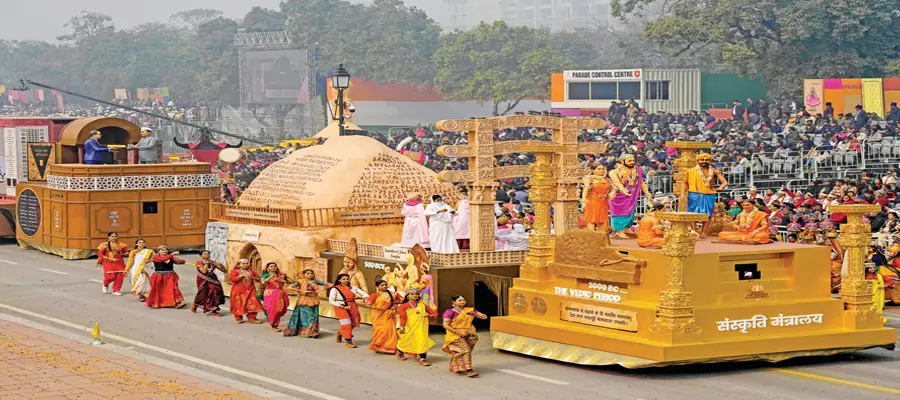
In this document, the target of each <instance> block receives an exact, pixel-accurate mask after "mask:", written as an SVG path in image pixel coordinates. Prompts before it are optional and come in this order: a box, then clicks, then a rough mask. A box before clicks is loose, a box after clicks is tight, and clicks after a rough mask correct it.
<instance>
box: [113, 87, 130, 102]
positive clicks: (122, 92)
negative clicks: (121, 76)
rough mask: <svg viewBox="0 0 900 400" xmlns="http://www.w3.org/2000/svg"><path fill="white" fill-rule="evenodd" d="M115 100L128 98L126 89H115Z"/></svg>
mask: <svg viewBox="0 0 900 400" xmlns="http://www.w3.org/2000/svg"><path fill="white" fill-rule="evenodd" d="M115 93H116V100H128V89H116V90H115Z"/></svg>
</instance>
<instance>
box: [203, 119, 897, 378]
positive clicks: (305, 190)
mask: <svg viewBox="0 0 900 400" xmlns="http://www.w3.org/2000/svg"><path fill="white" fill-rule="evenodd" d="M604 126H605V122H604V121H603V120H600V119H590V118H554V117H543V116H509V117H497V118H487V119H471V120H458V121H441V122H440V123H438V124H437V127H438V129H441V130H445V131H454V132H467V133H468V138H469V141H468V143H469V144H468V145H464V146H444V147H441V148H440V149H439V154H441V155H443V156H446V157H468V158H469V161H470V162H469V165H470V167H471V168H472V169H471V170H469V171H444V172H441V174H434V173H433V172H431V171H430V170H427V169H426V168H424V167H422V166H421V165H419V164H417V163H415V162H412V160H409V159H407V158H405V157H402V156H399V155H397V153H396V152H394V151H392V150H391V149H389V148H387V147H386V146H384V145H382V144H380V143H378V142H377V141H375V140H372V139H368V138H365V137H354V136H350V137H332V138H330V139H329V140H328V141H326V142H325V144H324V145H320V146H314V147H310V148H306V149H302V150H298V151H296V152H294V153H293V154H292V155H290V156H289V157H288V158H286V159H285V160H282V161H280V162H278V163H276V164H274V165H273V166H271V167H269V168H268V169H267V170H266V171H264V172H263V173H262V174H261V175H260V177H259V178H257V179H256V180H255V181H254V182H253V184H252V185H251V187H250V189H249V190H248V191H247V192H246V193H245V194H244V196H242V197H241V200H240V201H239V202H238V204H236V205H226V204H218V203H214V204H213V205H212V206H211V213H212V214H211V219H212V220H214V221H216V222H212V223H210V227H209V229H208V231H207V236H208V237H207V242H208V243H207V246H208V247H209V248H210V249H211V250H213V252H214V253H217V252H218V254H219V256H220V257H221V258H222V260H223V261H227V263H228V264H229V267H232V266H234V264H235V263H236V261H237V260H238V259H239V258H249V259H251V260H252V261H253V262H254V265H255V266H257V267H261V264H262V263H265V262H269V261H276V262H278V263H279V265H283V266H285V267H286V269H287V272H288V273H289V274H291V275H294V276H296V275H295V274H296V273H298V272H299V271H300V270H301V269H305V268H312V269H314V270H316V273H317V276H318V277H319V278H324V279H326V280H330V279H333V278H334V277H335V276H336V275H337V274H338V272H339V271H340V270H341V269H343V268H345V267H347V266H348V265H350V266H351V267H355V268H356V269H357V270H358V271H359V273H360V274H361V276H362V279H361V280H362V281H364V282H365V283H366V284H367V286H368V287H369V288H372V285H373V281H374V279H375V278H376V277H384V276H385V274H386V273H387V272H386V271H390V268H392V267H394V266H396V268H407V267H409V266H408V265H406V264H407V259H406V253H407V249H404V248H400V247H398V246H396V245H395V243H397V242H399V241H400V235H401V226H402V218H401V217H400V216H399V214H398V211H399V209H400V207H401V205H402V204H403V202H404V200H405V199H406V195H407V194H408V193H410V192H420V193H422V194H426V195H429V194H434V193H440V194H442V195H443V196H444V198H445V199H447V201H448V203H451V204H453V203H455V202H456V200H457V196H456V192H455V190H454V189H453V188H452V186H451V185H450V184H449V183H442V181H443V182H465V183H466V184H467V185H468V187H469V193H470V202H471V212H470V217H471V223H470V229H471V240H472V243H471V247H472V252H470V253H459V254H438V253H429V254H428V264H429V265H430V269H429V270H424V272H426V273H429V274H430V275H431V276H432V280H433V282H434V284H435V288H434V293H433V296H434V297H435V298H437V299H438V301H437V303H438V307H439V308H441V309H443V308H446V307H448V306H449V304H448V299H446V298H445V297H447V296H448V295H450V294H462V295H464V296H467V297H474V298H475V300H476V303H478V302H479V298H478V296H473V294H474V293H473V292H474V289H473V286H475V283H476V282H484V283H486V284H487V283H488V282H490V283H489V284H488V286H490V287H491V289H492V290H493V291H494V293H496V294H497V295H498V296H499V297H500V301H499V304H498V305H497V311H496V312H495V313H494V314H496V315H500V316H498V317H494V318H493V319H492V323H491V330H492V332H491V336H492V341H493V345H494V347H495V348H497V349H501V350H505V351H512V352H518V353H523V354H528V355H531V356H537V357H543V358H548V359H554V360H559V361H564V362H570V363H578V364H589V365H607V364H620V365H623V366H625V367H629V368H639V367H646V366H654V365H655V366H659V365H672V364H686V363H705V362H720V361H737V360H768V361H778V360H783V359H787V358H791V357H797V356H809V355H825V354H834V353H839V352H851V351H857V350H861V349H866V348H871V347H892V346H893V345H894V341H895V338H896V331H895V330H894V329H890V328H885V327H884V323H883V320H882V316H881V315H880V313H879V312H878V311H877V309H876V308H875V307H874V303H873V301H872V291H871V284H870V283H869V282H866V281H865V280H864V279H865V278H864V275H863V274H864V272H863V270H864V268H863V260H864V256H865V246H866V244H867V243H868V240H869V231H868V228H869V227H868V225H865V224H863V223H862V215H863V214H864V213H866V212H869V211H870V210H868V209H867V208H866V206H844V209H842V210H841V211H840V212H843V213H845V214H846V215H848V219H849V221H850V222H849V223H848V224H846V225H844V226H842V227H841V232H842V235H841V238H842V241H843V244H844V246H845V247H846V248H847V249H849V252H850V253H849V258H850V263H851V267H850V270H851V277H850V278H848V279H847V280H848V282H847V284H846V285H842V290H843V292H842V293H841V298H840V299H833V298H832V297H831V295H830V285H829V272H828V270H829V267H830V263H829V249H828V248H825V247H816V246H808V245H798V244H788V243H773V244H769V245H756V246H753V245H742V244H730V243H718V242H714V241H712V240H710V239H701V240H699V241H698V239H697V237H696V235H695V234H694V233H693V231H692V230H695V229H696V227H697V224H699V223H702V222H704V221H705V220H706V218H707V217H706V216H705V215H700V214H692V213H686V212H669V213H663V212H658V213H657V214H656V216H657V218H659V219H660V220H662V221H664V222H665V223H666V224H667V225H670V226H671V228H670V229H667V230H666V231H665V238H664V245H663V247H662V249H651V248H641V247H639V246H637V243H636V242H633V240H617V241H616V242H615V245H612V244H611V243H610V241H609V237H608V235H607V234H605V233H600V232H593V231H587V230H581V229H578V217H579V211H578V186H579V183H580V182H581V179H582V177H583V176H584V175H586V174H588V173H589V171H588V170H586V169H581V168H580V167H579V165H578V154H579V153H589V154H597V153H603V152H604V151H605V146H604V145H603V144H600V143H579V142H578V141H577V137H578V131H579V130H581V129H598V128H602V127H604ZM507 127H511V128H515V127H539V128H547V129H551V130H552V132H553V139H552V141H514V142H502V143H495V142H494V141H493V132H494V131H495V130H497V129H503V128H507ZM677 144H678V146H675V147H679V148H680V149H682V150H683V154H682V159H683V160H682V161H681V164H683V165H681V164H679V165H680V166H681V167H682V168H684V167H691V166H692V165H693V164H691V161H692V157H691V156H690V154H689V153H691V152H694V151H696V150H697V149H700V148H704V147H707V146H708V144H706V143H691V144H689V145H688V144H685V145H682V144H681V143H677ZM511 152H529V153H533V154H535V157H536V162H535V163H534V164H533V165H531V166H514V167H497V166H495V165H494V163H493V159H494V156H495V155H498V154H506V153H511ZM388 176H390V177H392V178H387V177H388ZM519 176H527V177H529V183H530V186H531V187H530V190H529V197H530V199H531V200H532V201H533V202H534V203H535V210H536V215H535V230H536V232H535V234H534V235H532V237H531V238H530V241H529V250H528V251H527V252H520V251H494V250H493V243H494V240H493V232H494V224H495V222H494V218H493V215H494V214H493V206H494V193H495V189H496V187H497V180H499V179H504V178H510V177H519ZM393 177H396V178H393ZM551 207H553V209H554V210H553V216H554V218H553V220H552V223H553V228H554V229H553V230H552V231H551ZM354 239H355V240H354ZM345 256H347V258H345ZM348 260H349V261H348ZM801 260H802V261H801ZM510 279H512V282H510ZM321 306H322V307H321V310H320V311H321V313H322V314H324V315H332V311H331V310H330V307H329V306H328V305H327V303H325V302H322V304H321ZM476 307H479V308H483V307H484V303H482V304H476ZM481 311H492V310H484V309H482V310H481ZM366 317H367V316H366V315H365V313H364V315H363V319H364V320H365V319H366Z"/></svg>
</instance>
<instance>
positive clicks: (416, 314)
mask: <svg viewBox="0 0 900 400" xmlns="http://www.w3.org/2000/svg"><path fill="white" fill-rule="evenodd" d="M404 300H405V301H404V302H403V304H401V305H400V307H399V308H398V309H397V312H398V313H399V314H400V329H399V333H400V339H399V340H398V341H397V358H398V359H399V360H400V361H404V360H406V355H411V356H416V357H419V365H421V366H423V367H427V366H429V365H431V364H430V363H429V362H428V354H427V353H428V350H429V349H431V348H432V347H434V341H432V340H431V338H430V337H428V318H429V317H431V318H437V311H434V310H433V309H432V308H431V307H428V306H427V305H425V302H423V301H419V291H418V290H416V289H411V290H410V291H409V292H407V293H406V298H405V299H404Z"/></svg>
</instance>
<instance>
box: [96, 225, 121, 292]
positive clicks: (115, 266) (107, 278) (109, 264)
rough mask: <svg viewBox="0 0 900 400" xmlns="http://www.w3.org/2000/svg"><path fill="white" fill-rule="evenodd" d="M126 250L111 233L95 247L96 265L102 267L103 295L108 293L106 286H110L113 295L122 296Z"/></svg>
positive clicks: (115, 234) (116, 234)
mask: <svg viewBox="0 0 900 400" xmlns="http://www.w3.org/2000/svg"><path fill="white" fill-rule="evenodd" d="M127 254H128V249H127V248H125V243H122V242H120V241H119V234H118V233H115V232H111V233H110V234H109V235H108V236H107V238H106V241H105V242H103V243H100V246H99V247H97V265H101V266H103V293H109V290H108V289H107V286H109V285H110V284H112V285H113V286H112V290H113V294H114V295H116V296H121V295H122V281H124V280H125V255H127Z"/></svg>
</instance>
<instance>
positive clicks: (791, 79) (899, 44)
mask: <svg viewBox="0 0 900 400" xmlns="http://www.w3.org/2000/svg"><path fill="white" fill-rule="evenodd" d="M653 4H655V3H654V2H653V1H652V0H613V12H614V13H615V14H616V15H617V16H620V17H623V18H626V17H630V16H634V15H642V14H644V13H645V12H646V10H648V7H649V6H650V5H653ZM896 9H897V2H896V1H895V0H842V1H837V2H835V1H827V0H783V1H776V0H760V1H756V2H746V1H740V0H669V1H667V2H666V3H664V8H663V10H662V13H663V14H664V16H663V17H662V18H660V19H657V20H654V21H650V22H649V23H648V24H647V26H646V29H645V35H646V36H647V37H648V38H649V39H651V40H653V41H654V42H656V43H658V44H659V45H661V46H662V47H664V48H669V49H672V51H673V54H676V55H680V54H690V53H692V52H694V51H697V50H698V49H707V48H709V47H713V48H715V49H717V51H718V53H719V56H720V57H721V60H722V62H723V63H724V65H725V66H726V67H729V68H732V69H734V70H735V71H736V72H738V73H741V74H743V75H748V76H753V77H759V78H761V79H762V81H763V82H764V83H766V84H767V85H768V86H769V88H770V91H771V92H772V94H773V95H790V94H796V93H797V92H799V91H800V88H801V85H802V79H803V78H846V77H862V76H882V75H883V74H884V73H885V66H886V65H887V64H888V62H889V61H890V60H893V59H896V57H897V55H898V54H900V29H897V28H896V26H897V24H898V22H900V13H897V11H896Z"/></svg>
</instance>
